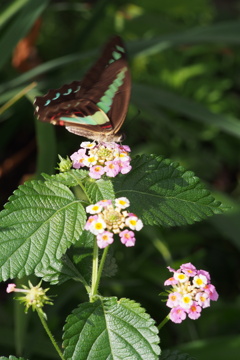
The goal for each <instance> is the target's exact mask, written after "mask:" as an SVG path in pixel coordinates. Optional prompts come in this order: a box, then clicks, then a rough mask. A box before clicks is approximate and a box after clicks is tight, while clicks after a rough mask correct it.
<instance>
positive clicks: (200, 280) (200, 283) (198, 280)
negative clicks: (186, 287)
mask: <svg viewBox="0 0 240 360" xmlns="http://www.w3.org/2000/svg"><path fill="white" fill-rule="evenodd" d="M207 282H208V281H207V278H206V276H205V275H202V274H200V275H196V276H194V278H193V284H194V286H196V287H197V288H201V287H204V286H205V285H207Z"/></svg>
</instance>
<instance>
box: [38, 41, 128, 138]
mask: <svg viewBox="0 0 240 360" xmlns="http://www.w3.org/2000/svg"><path fill="white" fill-rule="evenodd" d="M130 92H131V77H130V71H129V67H128V63H127V60H126V51H125V48H124V45H123V42H122V40H121V38H120V37H119V36H114V37H113V38H112V39H110V40H109V41H108V43H107V44H106V45H105V48H104V49H103V52H102V55H101V56H100V58H99V59H98V60H97V62H96V63H95V64H94V65H93V66H92V67H91V68H90V70H89V71H88V72H87V74H86V75H85V76H84V78H83V80H82V81H73V82H72V83H71V84H66V85H63V86H62V87H61V88H59V89H51V90H49V92H48V93H47V94H46V95H44V96H38V97H36V98H35V101H34V106H35V115H36V116H37V118H38V119H39V120H41V121H43V122H49V123H51V124H54V125H62V126H65V128H66V129H67V130H68V131H70V132H72V133H74V134H76V135H80V136H84V137H86V138H89V139H91V140H95V141H98V142H101V141H103V142H112V141H114V142H120V141H122V140H123V138H124V135H123V134H122V133H121V131H120V129H121V126H122V124H123V122H124V120H125V117H126V113H127V110H128V104H129V99H130Z"/></svg>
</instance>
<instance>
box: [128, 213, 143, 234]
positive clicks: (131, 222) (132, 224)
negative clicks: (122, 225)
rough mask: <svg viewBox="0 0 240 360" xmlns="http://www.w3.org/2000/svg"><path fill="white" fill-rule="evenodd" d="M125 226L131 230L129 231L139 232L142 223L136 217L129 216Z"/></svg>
mask: <svg viewBox="0 0 240 360" xmlns="http://www.w3.org/2000/svg"><path fill="white" fill-rule="evenodd" d="M126 225H127V226H128V227H129V228H130V229H131V230H137V231H139V230H141V229H142V227H143V223H142V220H140V219H139V218H138V217H137V216H135V215H132V216H129V217H128V218H127V219H126Z"/></svg>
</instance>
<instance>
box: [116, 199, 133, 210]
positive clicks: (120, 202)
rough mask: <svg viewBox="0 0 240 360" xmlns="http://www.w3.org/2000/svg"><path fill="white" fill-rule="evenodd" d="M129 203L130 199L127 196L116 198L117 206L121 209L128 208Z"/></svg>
mask: <svg viewBox="0 0 240 360" xmlns="http://www.w3.org/2000/svg"><path fill="white" fill-rule="evenodd" d="M129 205H130V201H129V200H128V199H127V198H126V197H121V198H118V199H115V206H116V207H118V208H120V209H126V208H127V207H129Z"/></svg>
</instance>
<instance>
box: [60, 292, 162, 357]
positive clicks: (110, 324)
mask: <svg viewBox="0 0 240 360" xmlns="http://www.w3.org/2000/svg"><path fill="white" fill-rule="evenodd" d="M64 331H65V332H64V336H63V339H64V342H63V347H64V349H65V352H64V356H65V359H71V360H85V359H91V360H106V359H109V360H114V359H116V360H117V359H131V360H141V359H142V360H157V359H158V355H159V354H160V348H159V346H158V343H159V338H158V336H157V333H158V330H157V328H156V327H155V326H154V321H153V320H152V319H151V318H150V316H149V315H148V314H147V313H146V312H145V310H144V309H143V308H141V307H140V305H139V304H137V303H135V302H134V301H132V300H129V299H121V300H119V301H118V300H117V298H115V297H112V298H103V299H101V300H100V299H99V300H97V301H96V302H94V303H84V304H81V305H80V306H79V307H78V308H77V309H75V310H74V311H73V313H72V314H71V315H70V316H68V318H67V323H66V325H65V327H64Z"/></svg>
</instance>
